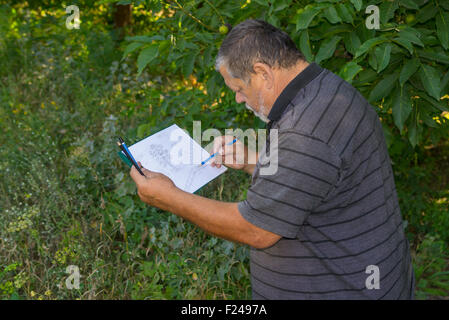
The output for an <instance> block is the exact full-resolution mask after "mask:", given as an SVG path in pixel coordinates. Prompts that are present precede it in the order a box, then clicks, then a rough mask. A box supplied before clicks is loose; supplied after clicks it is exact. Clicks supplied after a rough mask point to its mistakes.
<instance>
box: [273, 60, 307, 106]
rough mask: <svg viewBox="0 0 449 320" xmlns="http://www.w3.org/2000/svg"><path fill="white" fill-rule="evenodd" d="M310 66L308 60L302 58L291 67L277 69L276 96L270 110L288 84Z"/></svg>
mask: <svg viewBox="0 0 449 320" xmlns="http://www.w3.org/2000/svg"><path fill="white" fill-rule="evenodd" d="M308 66H309V63H308V62H307V61H305V60H304V61H302V60H300V61H299V62H298V63H297V64H295V65H294V66H293V67H291V68H289V69H278V70H277V71H276V81H275V96H274V99H273V101H271V103H270V104H271V107H270V109H269V110H268V112H270V111H271V109H272V108H273V105H274V102H275V101H276V99H277V98H278V97H279V95H280V94H281V93H282V91H284V89H285V88H286V87H287V85H288V84H289V83H290V82H291V81H292V80H293V79H294V78H296V76H297V75H298V74H300V73H301V72H303V71H304V69H306V68H307V67H308Z"/></svg>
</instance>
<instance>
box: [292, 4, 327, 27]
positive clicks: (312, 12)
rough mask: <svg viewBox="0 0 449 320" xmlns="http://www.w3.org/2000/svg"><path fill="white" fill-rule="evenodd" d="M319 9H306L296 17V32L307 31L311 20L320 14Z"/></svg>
mask: <svg viewBox="0 0 449 320" xmlns="http://www.w3.org/2000/svg"><path fill="white" fill-rule="evenodd" d="M320 11H321V10H320V9H317V8H314V7H312V8H310V9H306V10H304V11H303V12H301V13H300V14H298V15H297V17H296V31H299V30H304V29H307V27H308V26H309V24H310V23H311V22H312V20H313V18H314V17H315V16H316V15H317V14H318V13H319V12H320Z"/></svg>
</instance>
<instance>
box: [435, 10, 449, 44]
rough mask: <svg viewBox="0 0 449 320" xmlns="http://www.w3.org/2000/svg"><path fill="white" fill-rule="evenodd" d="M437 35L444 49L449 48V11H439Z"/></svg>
mask: <svg viewBox="0 0 449 320" xmlns="http://www.w3.org/2000/svg"><path fill="white" fill-rule="evenodd" d="M436 26H437V35H438V38H439V39H440V41H441V45H442V46H443V48H444V49H446V50H447V49H448V48H449V13H448V12H444V11H441V10H440V11H439V12H438V15H437V19H436Z"/></svg>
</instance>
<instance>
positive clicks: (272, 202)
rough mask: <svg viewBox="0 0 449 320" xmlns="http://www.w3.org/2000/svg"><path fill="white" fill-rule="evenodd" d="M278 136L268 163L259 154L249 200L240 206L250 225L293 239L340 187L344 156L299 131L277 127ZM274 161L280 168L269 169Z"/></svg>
mask: <svg viewBox="0 0 449 320" xmlns="http://www.w3.org/2000/svg"><path fill="white" fill-rule="evenodd" d="M277 140H278V143H277V144H276V143H274V141H271V142H270V145H269V147H268V150H267V154H268V156H267V157H265V159H266V160H268V161H267V162H266V163H265V164H263V165H262V164H261V162H263V159H262V160H261V158H259V162H260V163H258V165H257V166H256V169H255V170H256V171H255V172H254V174H253V180H252V184H251V186H250V188H249V189H248V192H247V198H246V200H244V201H241V202H239V203H238V209H239V212H240V214H241V215H242V216H243V218H245V219H246V220H247V221H249V222H250V223H252V224H254V225H256V226H258V227H260V228H262V229H265V230H267V231H270V232H273V233H275V234H278V235H280V236H282V237H286V238H295V237H296V235H297V233H298V231H299V227H300V226H301V225H302V224H303V223H304V221H305V220H306V219H307V217H308V215H309V214H310V213H311V212H312V210H313V209H314V208H316V207H317V206H318V205H319V204H320V203H321V202H322V201H323V200H324V199H325V198H326V196H327V195H328V194H329V193H330V192H331V191H332V190H333V189H334V188H335V187H336V185H337V182H338V179H339V176H340V167H341V159H340V157H339V156H338V155H337V154H336V152H335V151H334V149H333V148H332V147H331V146H329V145H328V144H326V143H325V142H323V141H321V140H320V139H318V138H316V137H314V136H310V135H307V134H304V133H301V132H299V131H296V130H286V131H281V130H279V135H278V139H277ZM276 145H277V148H276ZM276 149H277V157H276ZM262 158H263V157H262ZM276 159H277V161H276ZM276 163H277V169H276V170H274V169H275V168H270V167H269V166H270V165H272V166H273V164H274V166H275V165H276ZM268 168H270V169H268ZM264 172H265V173H268V174H264Z"/></svg>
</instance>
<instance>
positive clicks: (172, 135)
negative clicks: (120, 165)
mask: <svg viewBox="0 0 449 320" xmlns="http://www.w3.org/2000/svg"><path fill="white" fill-rule="evenodd" d="M128 148H129V150H130V151H131V153H132V155H133V156H134V158H135V159H136V161H140V163H141V164H142V166H143V167H144V168H146V169H148V170H150V171H155V172H160V173H162V174H164V175H166V176H167V177H169V178H170V179H171V180H172V181H173V183H174V184H175V185H176V186H177V187H178V188H180V189H181V190H184V191H186V192H190V193H194V192H195V191H197V190H198V189H200V188H201V187H202V186H204V185H206V184H207V183H209V182H210V181H212V180H213V179H215V178H216V177H218V176H219V175H221V174H222V173H224V172H225V171H226V170H227V168H226V167H225V166H221V167H220V168H217V167H211V166H210V162H207V163H206V164H204V165H202V166H201V165H200V164H201V161H203V160H205V159H207V158H208V157H209V156H210V154H209V152H207V151H206V150H205V149H203V148H202V147H201V145H199V144H198V143H197V142H196V141H195V140H193V139H192V138H191V137H190V136H189V135H188V134H187V133H186V132H185V131H184V130H182V129H181V128H180V127H178V126H177V125H176V124H174V125H172V126H170V127H168V128H166V129H163V130H161V131H159V132H157V133H155V134H153V135H151V136H149V137H147V138H145V139H143V140H140V141H139V142H137V143H135V144H133V145H131V146H129V147H128ZM119 155H120V158H122V160H124V161H125V162H126V163H127V164H128V166H130V167H131V163H130V162H129V161H128V159H127V158H126V156H125V155H124V153H123V152H122V151H120V152H119Z"/></svg>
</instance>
